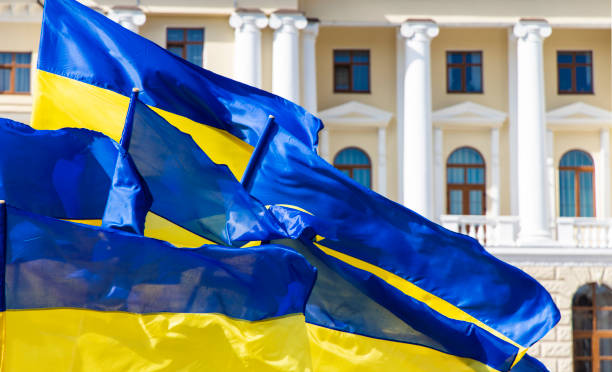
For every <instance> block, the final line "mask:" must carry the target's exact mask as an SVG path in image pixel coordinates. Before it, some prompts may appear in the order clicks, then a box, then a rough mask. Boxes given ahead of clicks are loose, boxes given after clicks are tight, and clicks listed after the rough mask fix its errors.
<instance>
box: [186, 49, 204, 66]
mask: <svg viewBox="0 0 612 372" xmlns="http://www.w3.org/2000/svg"><path fill="white" fill-rule="evenodd" d="M186 47H187V58H186V59H187V60H188V61H189V62H191V63H193V64H194V65H198V66H200V67H202V44H187V45H186Z"/></svg>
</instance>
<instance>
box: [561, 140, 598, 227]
mask: <svg viewBox="0 0 612 372" xmlns="http://www.w3.org/2000/svg"><path fill="white" fill-rule="evenodd" d="M572 151H580V152H582V153H584V154H586V155H587V156H588V157H589V158H590V159H591V163H592V164H593V165H580V166H561V160H563V157H564V156H565V155H567V154H569V153H570V152H572ZM558 164H559V166H558V167H559V177H558V179H559V200H561V171H573V172H574V206H575V207H574V210H575V211H576V215H575V216H573V217H585V216H581V215H580V173H588V172H590V173H591V178H592V180H593V182H592V187H591V188H592V190H591V192H592V194H593V216H592V217H591V216H589V217H587V218H595V217H597V200H596V198H597V194H595V191H596V190H595V184H596V180H595V161H594V160H593V157H592V156H591V154H589V153H588V152H587V151H584V150H581V149H570V150H567V151H566V152H564V153H563V155H561V157H560V158H559V162H558ZM560 203H561V202H560V201H559V216H561V205H560ZM566 217H570V218H571V217H572V216H566Z"/></svg>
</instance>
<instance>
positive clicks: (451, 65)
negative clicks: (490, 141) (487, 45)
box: [445, 50, 484, 159]
mask: <svg viewBox="0 0 612 372" xmlns="http://www.w3.org/2000/svg"><path fill="white" fill-rule="evenodd" d="M452 53H461V54H462V56H463V62H462V63H449V62H448V56H449V55H450V54H452ZM470 53H479V54H480V63H466V62H465V57H466V55H467V54H470ZM483 55H484V53H483V52H482V50H447V51H446V55H445V57H446V60H445V62H446V93H447V94H455V93H456V94H484V56H483ZM469 66H480V90H479V91H472V92H468V91H467V90H466V81H467V79H466V68H467V67H469ZM457 67H460V68H461V90H450V86H449V82H450V73H449V69H450V68H457ZM483 159H484V158H483Z"/></svg>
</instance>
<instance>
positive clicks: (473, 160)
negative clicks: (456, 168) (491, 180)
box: [448, 147, 484, 164]
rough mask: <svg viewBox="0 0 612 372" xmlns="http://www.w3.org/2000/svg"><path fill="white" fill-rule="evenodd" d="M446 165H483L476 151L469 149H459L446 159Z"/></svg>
mask: <svg viewBox="0 0 612 372" xmlns="http://www.w3.org/2000/svg"><path fill="white" fill-rule="evenodd" d="M448 164H484V160H483V159H482V156H480V154H479V153H478V151H476V150H474V149H471V148H469V147H461V148H459V149H457V150H455V151H453V153H452V154H450V156H449V157H448Z"/></svg>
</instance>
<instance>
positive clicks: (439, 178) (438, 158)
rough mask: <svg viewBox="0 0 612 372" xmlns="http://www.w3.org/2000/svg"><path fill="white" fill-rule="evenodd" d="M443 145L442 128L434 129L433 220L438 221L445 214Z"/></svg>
mask: <svg viewBox="0 0 612 372" xmlns="http://www.w3.org/2000/svg"><path fill="white" fill-rule="evenodd" d="M443 145H444V133H443V132H442V128H434V172H435V174H434V185H435V187H436V194H435V199H436V201H435V205H436V215H435V216H434V217H435V220H436V221H439V220H440V216H442V215H443V214H444V213H445V209H444V199H445V198H444V188H445V187H444V186H445V185H446V182H444V159H443V157H442V149H443Z"/></svg>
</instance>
